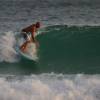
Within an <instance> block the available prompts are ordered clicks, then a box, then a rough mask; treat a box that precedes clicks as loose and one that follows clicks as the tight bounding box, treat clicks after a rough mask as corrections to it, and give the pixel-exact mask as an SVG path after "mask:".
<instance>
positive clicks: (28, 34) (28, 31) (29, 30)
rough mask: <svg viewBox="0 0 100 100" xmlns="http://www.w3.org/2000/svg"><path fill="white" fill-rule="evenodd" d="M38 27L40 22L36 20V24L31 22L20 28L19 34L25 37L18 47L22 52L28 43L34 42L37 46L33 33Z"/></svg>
mask: <svg viewBox="0 0 100 100" xmlns="http://www.w3.org/2000/svg"><path fill="white" fill-rule="evenodd" d="M38 28H40V22H37V23H36V24H32V25H30V26H28V27H26V28H24V29H22V31H21V34H22V35H23V37H24V39H25V43H23V44H22V45H21V47H20V49H21V51H22V52H25V50H26V47H27V45H28V44H29V43H32V42H33V43H35V44H36V47H38V46H39V44H38V42H37V40H36V39H35V33H36V32H37V30H38Z"/></svg>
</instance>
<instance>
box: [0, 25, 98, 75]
mask: <svg viewBox="0 0 100 100" xmlns="http://www.w3.org/2000/svg"><path fill="white" fill-rule="evenodd" d="M40 33H41V34H39V35H38V36H37V37H36V38H37V40H38V41H39V44H40V47H39V50H38V56H39V61H38V62H37V63H36V62H32V61H29V60H28V59H25V58H22V59H21V61H20V62H18V63H13V64H7V63H6V64H5V63H2V64H1V66H2V67H0V72H2V73H3V69H4V70H5V69H6V67H5V66H7V67H8V66H9V67H8V68H9V71H7V73H13V74H15V73H16V74H32V73H49V72H55V73H68V74H74V73H87V74H96V73H100V45H99V43H100V26H82V27H81V26H80V27H79V26H70V27H69V26H67V25H63V26H62V25H56V26H48V27H45V28H43V29H40ZM42 33H43V34H42ZM11 66H13V67H11ZM10 67H11V70H12V68H13V69H14V71H13V70H12V71H11V70H10ZM15 69H16V70H15Z"/></svg>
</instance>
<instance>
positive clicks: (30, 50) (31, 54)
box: [16, 35, 38, 61]
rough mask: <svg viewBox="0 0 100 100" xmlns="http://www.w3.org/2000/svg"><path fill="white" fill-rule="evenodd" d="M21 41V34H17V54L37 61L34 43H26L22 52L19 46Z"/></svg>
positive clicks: (22, 41)
mask: <svg viewBox="0 0 100 100" xmlns="http://www.w3.org/2000/svg"><path fill="white" fill-rule="evenodd" d="M23 43H24V40H23V37H22V36H21V35H18V36H17V46H16V50H17V52H18V53H19V55H21V56H22V57H24V58H26V59H28V60H33V61H38V56H37V48H36V44H35V43H33V42H31V43H28V45H27V47H26V50H25V52H22V51H21V50H20V46H21V45H22V44H23Z"/></svg>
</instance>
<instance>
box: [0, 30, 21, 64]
mask: <svg viewBox="0 0 100 100" xmlns="http://www.w3.org/2000/svg"><path fill="white" fill-rule="evenodd" d="M15 45H16V39H15V35H14V33H13V32H11V31H9V32H5V33H3V34H1V37H0V62H2V61H5V62H16V61H18V60H19V59H18V53H17V52H16V50H15V49H14V46H15Z"/></svg>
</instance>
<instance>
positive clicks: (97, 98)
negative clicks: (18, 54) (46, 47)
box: [0, 73, 100, 100]
mask: <svg viewBox="0 0 100 100" xmlns="http://www.w3.org/2000/svg"><path fill="white" fill-rule="evenodd" d="M0 86H1V87H0V99H1V100H100V76H99V75H92V76H91V75H84V74H77V75H63V74H54V73H51V74H41V75H31V76H23V77H22V78H21V77H18V76H17V77H16V76H7V77H0Z"/></svg>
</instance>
